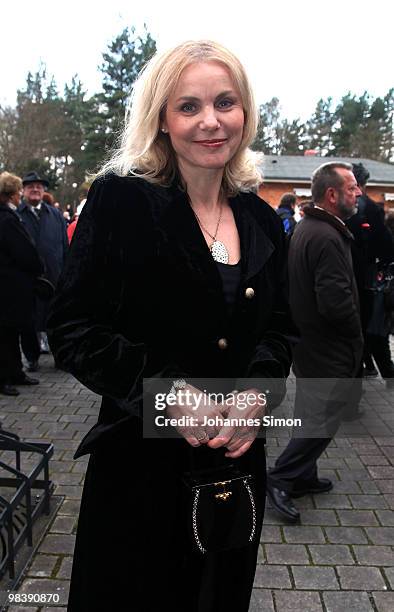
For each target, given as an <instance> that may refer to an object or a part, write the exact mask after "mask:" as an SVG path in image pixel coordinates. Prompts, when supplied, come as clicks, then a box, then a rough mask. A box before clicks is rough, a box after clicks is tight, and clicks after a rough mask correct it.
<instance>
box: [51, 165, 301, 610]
mask: <svg viewBox="0 0 394 612" xmlns="http://www.w3.org/2000/svg"><path fill="white" fill-rule="evenodd" d="M230 205H231V207H232V210H233V212H234V217H235V221H236V224H237V228H238V232H239V236H240V241H241V259H242V280H241V286H240V288H239V293H238V297H237V300H236V305H235V310H234V312H233V315H232V318H231V319H230V318H229V317H228V315H227V309H226V304H225V301H224V297H223V291H222V285H221V278H220V275H219V272H218V270H217V267H216V264H215V262H214V261H213V259H212V257H211V254H210V251H209V249H208V247H207V245H206V242H205V239H204V237H203V235H202V233H201V230H200V228H199V226H198V223H197V220H196V218H195V217H194V214H193V212H192V209H191V207H190V205H189V203H188V199H187V196H186V194H185V193H184V192H183V191H181V190H180V189H179V188H178V187H177V186H173V187H171V188H164V187H159V186H155V185H151V184H149V183H147V182H146V181H144V180H142V179H138V178H133V177H123V178H121V177H116V176H114V175H109V176H106V177H104V178H101V179H99V180H97V181H95V183H94V184H93V185H92V188H91V190H90V192H89V196H88V199H87V202H86V204H85V207H84V209H83V212H82V214H81V217H80V219H79V222H78V225H77V228H76V232H75V235H74V238H73V240H72V243H71V248H70V254H69V257H68V260H67V263H66V267H65V271H64V273H63V274H62V276H61V279H60V282H59V285H58V290H57V295H56V296H55V300H54V304H53V308H52V314H51V316H50V318H49V321H48V331H49V339H50V344H51V348H52V350H53V352H54V354H55V357H56V360H57V362H58V363H60V364H61V365H62V367H64V368H65V369H67V370H69V371H70V372H71V373H72V374H74V375H75V376H76V378H78V379H79V380H80V381H81V382H82V383H83V384H85V385H86V386H87V387H89V388H90V389H92V390H93V391H95V392H97V393H99V394H101V395H102V396H103V402H102V407H101V411H100V416H99V420H98V424H97V425H96V426H95V427H94V428H93V429H92V430H91V432H89V433H88V434H87V436H86V437H85V440H84V441H83V443H82V445H81V447H80V449H79V451H78V453H77V454H78V455H79V454H83V453H87V452H91V453H92V455H91V459H90V464H89V468H88V473H87V478H86V482H85V489H84V496H83V501H82V507H81V515H80V521H79V532H78V537H77V545H76V553H75V560H74V570H73V578H72V586H71V594H70V604H69V609H70V610H72V611H73V612H74V611H78V610H84V612H86V611H88V610H92V611H93V610H101V609H106V608H105V605H104V604H105V603H106V604H107V606H109V607H107V609H110V608H111V607H112V608H113V602H112V606H111V604H109V603H108V601H110V599H111V598H113V596H114V589H112V588H111V586H112V587H113V583H114V582H117V583H118V584H120V585H121V590H120V593H121V594H122V593H124V592H125V591H126V589H127V585H128V586H130V584H129V583H130V577H129V576H130V573H129V568H130V566H131V564H133V563H136V562H137V561H138V564H139V567H140V572H141V574H142V576H141V577H140V578H138V579H135V577H134V581H132V583H131V586H132V589H135V588H137V586H141V585H144V581H145V580H146V581H147V585H150V583H151V582H152V583H153V584H154V585H155V588H154V589H152V588H150V587H149V586H146V591H145V592H144V597H145V602H146V604H145V605H144V606H142V607H141V608H139V607H133V606H132V605H131V603H130V602H129V604H128V605H126V601H128V600H124V602H123V605H124V607H120V608H119V609H122V610H123V609H124V610H126V609H133V610H137V609H138V610H157V609H165V608H166V605H167V604H168V605H167V607H168V606H169V608H168V609H171V610H174V611H175V610H183V611H185V610H188V612H189V611H190V612H194V611H197V610H198V611H203V612H210V611H211V610H215V611H216V612H217V611H218V610H221V609H222V607H221V606H222V605H227V607H226V610H227V612H229V611H231V610H234V611H235V610H236V612H243V611H244V610H245V611H246V610H247V608H248V601H249V595H250V590H251V587H252V583H253V575H254V568H255V562H256V554H257V548H256V547H247V550H245V549H239V550H238V551H231V552H228V553H223V554H222V555H219V556H215V555H214V556H213V557H210V558H209V559H208V560H207V559H204V560H202V559H200V558H197V557H195V556H193V555H191V554H190V552H189V551H188V545H187V541H186V537H185V533H184V530H183V527H182V525H183V523H184V517H183V516H182V514H181V512H180V504H179V499H180V486H179V474H180V473H182V471H183V470H187V469H188V468H190V462H191V461H193V462H195V461H200V460H201V461H202V463H204V464H205V465H206V464H210V462H211V461H213V460H215V457H218V456H219V455H220V456H221V457H223V455H224V451H223V450H218V451H213V450H211V449H207V448H206V447H200V448H198V449H196V450H192V449H191V447H190V446H189V445H188V444H187V443H186V442H185V441H184V440H141V418H140V417H141V414H142V397H141V396H142V378H143V377H153V376H155V377H168V378H179V377H184V378H187V377H190V376H193V377H234V378H237V377H249V376H253V377H257V376H265V377H278V378H279V379H281V380H282V381H284V380H285V377H286V376H287V374H288V372H289V367H290V361H291V355H290V346H289V342H288V339H287V336H286V333H287V331H288V326H289V317H288V311H287V303H286V299H285V292H284V285H285V251H284V250H285V246H284V234H283V231H282V229H281V221H280V219H279V217H278V216H277V215H276V214H275V212H274V211H273V210H272V209H271V208H270V207H269V206H268V205H267V204H266V203H264V202H263V201H262V200H261V199H259V198H258V197H257V196H256V195H254V194H251V193H249V194H241V195H239V196H237V197H235V198H232V199H231V200H230ZM249 287H250V288H253V289H254V297H253V298H252V299H250V298H248V297H247V296H246V294H245V290H246V289H247V288H249ZM249 295H250V292H249ZM223 338H225V339H226V340H227V348H226V349H223V348H220V344H222V343H219V340H220V339H223ZM283 391H284V384H283V385H282V388H281V389H280V390H279V391H278V389H276V393H275V394H273V395H275V399H274V401H275V402H276V403H278V402H279V401H280V400H281V397H282V395H281V394H282V393H283ZM239 461H240V462H241V463H242V465H243V466H244V467H247V469H250V470H251V471H252V472H253V473H254V474H256V477H257V481H258V487H259V491H260V495H261V497H262V498H263V497H264V479H265V470H264V466H265V458H264V450H263V447H262V446H261V441H257V442H255V443H254V444H253V445H252V447H251V449H250V451H249V452H248V453H246V454H245V455H244V457H243V458H242V461H241V460H239ZM104 498H105V500H104ZM111 502H112V503H111ZM103 504H105V512H104V511H103V510H102V507H103ZM100 508H101V510H100ZM108 512H109V514H110V516H111V525H110V526H108V524H107V525H106V526H104V525H103V522H104V521H105V520H106V513H108ZM261 521H262V516H259V524H260V526H261ZM117 538H119V539H120V541H117ZM122 546H123V549H124V551H126V562H125V565H123V564H121V563H120V562H119V563H118V562H116V561H115V565H114V568H113V569H112V571H111V570H110V569H109V568H108V566H107V567H103V566H102V563H103V554H102V551H103V550H107V551H110V554H111V553H112V554H113V555H114V556H115V558H116V559H118V560H119V559H120V552H119V551H120V550H121V547H122ZM106 558H107V557H106ZM127 559H128V561H127ZM153 563H154V571H153V565H152V564H153ZM207 563H208V565H207ZM108 572H109V573H108ZM93 585H94V588H93ZM83 592H84V593H85V595H83V594H82V593H83ZM87 593H89V595H87ZM201 593H203V594H201ZM204 593H205V594H204ZM119 597H120V595H119ZM186 599H187V601H186ZM219 601H220V602H221V603H220V605H219V603H218V602H219ZM118 605H120V606H121V605H122V602H121V601H119V602H118Z"/></svg>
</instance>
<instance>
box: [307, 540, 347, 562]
mask: <svg viewBox="0 0 394 612" xmlns="http://www.w3.org/2000/svg"><path fill="white" fill-rule="evenodd" d="M308 548H309V551H310V553H311V555H312V560H313V562H314V563H315V565H337V564H340V565H353V564H354V559H353V556H352V554H351V552H350V548H349V546H345V545H344V544H314V545H310V546H309V547H308Z"/></svg>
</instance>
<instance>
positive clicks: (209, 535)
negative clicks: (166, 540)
mask: <svg viewBox="0 0 394 612" xmlns="http://www.w3.org/2000/svg"><path fill="white" fill-rule="evenodd" d="M183 482H184V484H185V489H186V492H187V504H186V516H187V527H188V532H189V536H190V538H191V542H192V547H193V549H194V550H195V551H199V552H200V553H202V554H206V553H209V552H220V551H225V550H231V549H234V548H241V547H243V546H248V545H250V544H252V543H253V542H254V541H255V539H256V537H257V531H258V530H257V525H258V516H259V508H258V502H257V498H256V493H255V485H254V478H253V476H252V475H251V474H243V473H242V472H240V471H239V470H238V468H237V467H235V466H234V465H230V466H227V467H225V468H221V469H212V470H204V471H200V472H189V473H187V474H185V475H184V478H183Z"/></svg>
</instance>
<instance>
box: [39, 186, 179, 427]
mask: <svg viewBox="0 0 394 612" xmlns="http://www.w3.org/2000/svg"><path fill="white" fill-rule="evenodd" d="M120 181H121V179H119V178H117V177H112V178H111V177H106V178H103V179H99V180H97V181H95V182H94V183H93V185H92V187H91V189H90V191H89V195H88V198H87V202H86V204H85V206H84V208H83V211H82V214H81V216H80V218H79V221H78V224H77V227H76V230H75V233H74V237H73V240H72V243H71V246H70V249H69V254H68V257H67V260H66V265H65V269H64V271H63V273H62V275H61V277H60V279H59V283H58V287H57V291H56V295H55V298H54V302H53V306H52V309H51V313H50V316H49V320H48V337H49V342H50V346H51V349H52V351H53V353H54V357H55V359H56V362H57V363H59V365H60V366H61V367H63V368H64V369H65V370H66V371H68V372H70V373H71V374H73V375H74V376H75V377H76V378H77V379H78V380H79V381H80V382H82V383H83V384H84V385H85V386H86V387H88V388H89V389H91V390H92V391H94V392H95V393H98V394H100V395H105V396H107V397H109V398H112V399H114V400H115V401H116V402H117V404H118V406H120V407H121V408H122V409H123V410H125V411H126V412H128V413H129V414H132V415H140V414H141V412H140V411H141V401H140V400H141V394H142V377H143V375H144V368H145V366H146V362H147V351H146V346H145V344H144V343H142V342H132V341H130V340H129V339H128V338H126V337H125V336H124V335H123V333H122V331H121V330H120V327H121V326H119V328H116V326H115V323H114V321H115V320H116V315H117V311H118V309H119V307H120V305H121V304H122V301H123V299H124V296H123V292H124V283H123V282H122V273H121V272H120V270H122V269H123V266H124V263H123V262H122V254H123V252H124V250H125V249H124V245H122V243H121V241H120V239H119V232H118V231H117V228H118V227H119V226H120V225H121V224H122V218H121V217H119V204H120V201H121V200H122V198H123V200H124V199H125V194H124V193H122V190H121V189H119V182H120ZM130 205H133V203H132V202H130ZM128 229H129V233H128V239H129V240H130V244H131V245H132V244H133V243H134V241H136V240H137V238H136V232H138V231H139V232H142V231H144V229H143V228H142V227H139V226H138V224H136V227H134V228H133V227H132V224H131V226H130V228H128ZM133 233H134V234H133ZM130 259H131V267H128V268H127V274H128V275H130V277H131V278H133V275H135V276H136V278H138V274H137V268H138V267H139V268H141V266H142V261H141V256H139V254H138V253H137V252H136V253H135V257H131V258H130ZM132 266H134V269H133V267H132ZM136 282H137V281H136ZM137 290H138V286H136V291H137ZM131 308H132V306H131ZM128 316H130V317H133V312H132V311H130V314H129V315H128ZM170 375H171V374H168V376H170Z"/></svg>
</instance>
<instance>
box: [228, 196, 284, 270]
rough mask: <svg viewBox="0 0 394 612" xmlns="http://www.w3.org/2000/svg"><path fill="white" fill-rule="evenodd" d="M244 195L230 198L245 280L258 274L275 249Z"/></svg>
mask: <svg viewBox="0 0 394 612" xmlns="http://www.w3.org/2000/svg"><path fill="white" fill-rule="evenodd" d="M244 199H246V198H243V197H242V195H239V196H236V197H234V198H231V199H230V206H231V208H232V211H233V214H234V219H235V223H236V224H237V229H238V233H239V238H240V242H241V258H242V272H243V279H244V281H245V282H246V281H248V280H249V279H250V278H252V277H253V276H256V274H258V273H259V272H260V270H261V269H262V268H263V266H264V265H265V263H266V262H267V261H268V259H269V258H270V256H271V255H272V253H273V251H274V248H275V247H274V245H273V244H272V242H271V240H270V239H269V238H268V236H267V234H266V233H265V232H264V230H263V228H262V227H261V225H260V224H259V223H258V221H257V219H256V218H255V217H254V215H253V214H252V213H251V211H250V209H249V207H248V204H247V202H245V201H243V200H244Z"/></svg>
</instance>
